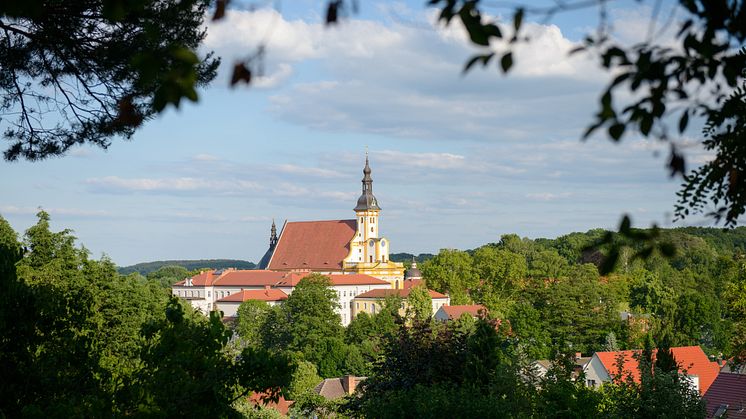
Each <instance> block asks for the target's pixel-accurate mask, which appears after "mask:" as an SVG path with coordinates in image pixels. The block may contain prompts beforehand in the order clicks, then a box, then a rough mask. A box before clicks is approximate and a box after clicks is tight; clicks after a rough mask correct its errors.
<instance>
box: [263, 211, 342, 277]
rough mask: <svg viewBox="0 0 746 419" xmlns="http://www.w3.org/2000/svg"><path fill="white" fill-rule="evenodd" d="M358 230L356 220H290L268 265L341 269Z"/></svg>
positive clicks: (283, 269)
mask: <svg viewBox="0 0 746 419" xmlns="http://www.w3.org/2000/svg"><path fill="white" fill-rule="evenodd" d="M356 231H357V221H356V220H331V221H296V222H287V223H285V226H284V227H283V228H282V232H281V233H280V239H279V241H278V243H277V246H276V247H275V251H274V253H273V254H272V259H270V261H269V266H268V267H267V268H268V269H273V270H282V271H287V270H292V269H310V270H314V271H322V272H323V271H325V270H340V269H342V260H343V259H344V258H346V257H347V255H348V254H349V253H350V241H352V238H353V237H354V236H355V232H356Z"/></svg>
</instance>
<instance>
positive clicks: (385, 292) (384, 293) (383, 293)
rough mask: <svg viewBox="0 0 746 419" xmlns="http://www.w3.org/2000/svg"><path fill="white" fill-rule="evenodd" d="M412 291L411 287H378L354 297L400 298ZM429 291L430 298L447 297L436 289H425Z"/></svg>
mask: <svg viewBox="0 0 746 419" xmlns="http://www.w3.org/2000/svg"><path fill="white" fill-rule="evenodd" d="M411 291H412V288H407V289H403V290H402V289H393V288H391V289H380V290H370V291H368V292H364V293H362V294H359V295H357V296H356V297H355V298H386V297H388V296H392V295H393V296H397V297H401V298H407V297H408V296H409V293H410V292H411ZM427 291H428V292H429V293H430V298H448V296H447V295H443V294H441V293H439V292H437V291H433V290H427Z"/></svg>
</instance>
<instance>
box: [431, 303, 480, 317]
mask: <svg viewBox="0 0 746 419" xmlns="http://www.w3.org/2000/svg"><path fill="white" fill-rule="evenodd" d="M441 308H442V309H443V311H444V312H445V313H446V314H447V315H448V318H449V319H451V320H456V319H458V318H459V317H461V315H462V314H465V313H466V314H471V315H472V316H474V317H476V316H478V315H479V312H480V311H484V313H485V314H486V313H487V307H485V306H483V305H481V304H471V305H463V306H443V307H441Z"/></svg>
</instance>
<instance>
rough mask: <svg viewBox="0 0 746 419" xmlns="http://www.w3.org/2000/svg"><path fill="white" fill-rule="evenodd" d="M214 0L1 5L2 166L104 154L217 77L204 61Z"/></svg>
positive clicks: (211, 64)
mask: <svg viewBox="0 0 746 419" xmlns="http://www.w3.org/2000/svg"><path fill="white" fill-rule="evenodd" d="M209 4H210V1H207V0H187V1H170V0H169V1H155V0H143V1H138V2H120V1H114V0H103V1H100V0H87V1H76V2H48V1H43V0H34V1H29V2H13V3H4V4H3V5H2V6H0V30H1V31H2V32H0V34H1V35H0V62H2V63H3V65H2V67H0V92H2V100H1V101H0V112H2V113H3V114H4V115H5V116H6V117H4V118H3V119H2V120H1V121H0V128H2V129H3V138H4V139H5V140H6V141H7V143H8V148H7V149H6V150H5V153H4V156H5V159H6V160H16V159H18V158H25V159H28V160H38V159H43V158H46V157H50V156H56V155H60V154H63V153H65V152H66V151H67V150H69V149H70V147H72V146H74V145H76V144H94V145H98V146H100V147H103V148H106V147H108V146H109V144H110V143H111V139H112V138H114V137H124V138H130V137H131V136H132V134H133V132H134V130H135V129H136V128H137V127H138V126H140V125H141V124H142V122H143V121H145V120H147V119H150V118H152V117H153V116H154V115H155V114H156V113H158V112H160V111H162V110H163V109H164V108H165V107H166V106H167V105H168V104H173V105H174V106H177V107H178V105H179V102H180V101H181V99H182V98H187V99H189V100H191V101H196V100H197V92H196V90H195V87H197V86H200V85H203V84H205V83H207V82H209V81H211V80H212V79H213V78H214V77H215V71H216V69H217V66H218V63H219V62H218V60H216V59H213V58H211V56H210V55H209V54H208V56H207V57H204V58H201V59H200V58H198V57H197V55H196V53H195V51H196V49H197V47H198V46H199V44H200V43H201V41H202V40H203V39H204V37H205V30H204V27H203V26H202V23H203V19H204V16H205V11H206V8H207V6H208V5H209ZM11 115H12V116H11Z"/></svg>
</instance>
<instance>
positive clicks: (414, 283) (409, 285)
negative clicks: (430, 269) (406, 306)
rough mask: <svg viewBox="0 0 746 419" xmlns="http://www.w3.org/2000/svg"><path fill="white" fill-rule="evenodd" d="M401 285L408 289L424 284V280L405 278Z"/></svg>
mask: <svg viewBox="0 0 746 419" xmlns="http://www.w3.org/2000/svg"><path fill="white" fill-rule="evenodd" d="M402 285H403V286H404V289H408V288H413V287H416V286H418V285H422V286H424V285H425V281H423V280H421V279H405V280H404V282H403V283H402Z"/></svg>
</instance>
